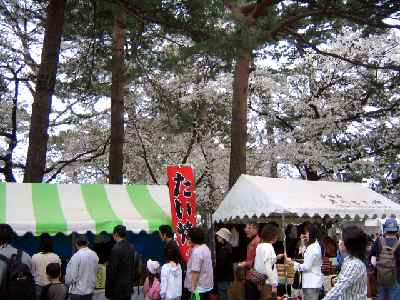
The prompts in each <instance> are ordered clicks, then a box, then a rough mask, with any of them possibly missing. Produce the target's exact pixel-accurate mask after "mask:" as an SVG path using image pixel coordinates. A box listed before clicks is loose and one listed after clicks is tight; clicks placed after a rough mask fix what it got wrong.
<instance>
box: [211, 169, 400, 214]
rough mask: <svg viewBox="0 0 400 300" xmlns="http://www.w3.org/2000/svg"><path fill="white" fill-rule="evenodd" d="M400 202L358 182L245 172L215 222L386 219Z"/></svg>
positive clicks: (398, 208) (229, 194)
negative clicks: (280, 176)
mask: <svg viewBox="0 0 400 300" xmlns="http://www.w3.org/2000/svg"><path fill="white" fill-rule="evenodd" d="M392 214H395V215H397V216H400V205H399V204H397V203H395V202H393V201H391V200H389V199H387V198H386V197H384V196H382V195H380V194H378V193H376V192H374V191H373V190H371V189H369V188H368V187H365V186H364V185H362V184H359V183H343V182H328V181H305V180H299V179H283V178H267V177H259V176H249V175H242V176H240V178H239V179H238V181H237V182H236V184H235V185H234V186H233V187H232V189H231V190H230V191H229V193H228V194H227V195H226V197H225V199H224V200H223V201H222V203H221V204H220V206H219V207H218V209H217V210H216V212H215V213H214V215H213V220H214V221H216V222H221V221H222V222H223V221H235V220H240V219H245V218H263V217H274V216H281V215H284V216H286V217H300V218H302V217H306V218H307V217H315V216H320V217H325V216H329V217H331V218H338V219H341V218H351V219H353V218H355V219H357V218H360V219H364V218H377V217H378V218H383V217H385V216H390V215H392Z"/></svg>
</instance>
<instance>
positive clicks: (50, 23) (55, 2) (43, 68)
mask: <svg viewBox="0 0 400 300" xmlns="http://www.w3.org/2000/svg"><path fill="white" fill-rule="evenodd" d="M65 3H66V0H50V3H49V6H48V7H47V24H46V31H45V34H44V41H43V48H42V60H41V64H40V68H39V74H38V77H37V82H36V92H35V97H34V101H33V105H32V116H31V127H30V130H29V146H28V154H27V158H26V169H25V174H24V182H41V181H42V180H43V176H44V172H45V168H46V154H47V141H48V139H49V135H48V133H47V130H48V128H49V115H50V111H51V102H52V97H53V93H54V85H55V82H56V75H57V66H58V58H59V54H60V44H61V36H62V32H63V28H64V13H65Z"/></svg>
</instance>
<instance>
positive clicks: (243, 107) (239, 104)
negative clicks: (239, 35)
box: [229, 52, 251, 188]
mask: <svg viewBox="0 0 400 300" xmlns="http://www.w3.org/2000/svg"><path fill="white" fill-rule="evenodd" d="M250 56H251V55H250V52H246V53H244V54H243V55H242V57H241V58H240V60H239V61H238V62H237V64H236V67H235V77H234V80H233V99H232V124H231V157H230V166H229V188H231V187H232V186H233V185H234V184H235V182H236V180H237V179H238V178H239V176H240V175H241V174H244V173H246V143H247V96H248V90H249V72H250V59H251V58H250Z"/></svg>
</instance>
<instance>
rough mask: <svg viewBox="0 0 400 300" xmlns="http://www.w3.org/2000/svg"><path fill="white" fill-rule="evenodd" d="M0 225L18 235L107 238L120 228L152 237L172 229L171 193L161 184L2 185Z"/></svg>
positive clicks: (0, 187)
mask: <svg viewBox="0 0 400 300" xmlns="http://www.w3.org/2000/svg"><path fill="white" fill-rule="evenodd" d="M0 223H8V224H10V225H11V226H12V228H13V229H14V230H15V231H16V233H17V234H18V235H23V234H25V233H28V232H31V233H33V234H35V235H40V234H41V233H44V232H47V233H49V234H56V233H64V234H70V233H72V232H79V233H85V232H87V231H91V232H93V233H100V232H102V231H104V232H107V233H111V232H112V230H113V228H114V226H115V225H118V224H123V225H125V226H126V227H127V229H128V230H130V231H133V232H135V233H138V232H140V231H145V232H153V231H155V230H157V229H158V226H159V225H161V224H171V208H170V201H169V192H168V188H167V187H166V186H159V185H112V184H44V183H0Z"/></svg>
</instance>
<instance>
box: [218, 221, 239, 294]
mask: <svg viewBox="0 0 400 300" xmlns="http://www.w3.org/2000/svg"><path fill="white" fill-rule="evenodd" d="M215 235H216V236H217V254H216V264H215V274H214V275H215V281H216V283H217V289H218V299H219V300H226V299H228V298H227V291H228V288H229V286H230V285H231V283H232V281H233V279H234V276H233V260H232V247H231V244H230V241H231V237H232V234H231V232H230V231H229V229H227V228H221V229H220V230H218V231H217V233H216V234H215Z"/></svg>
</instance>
